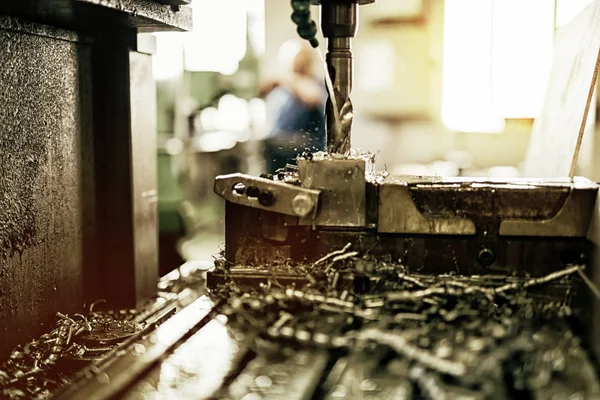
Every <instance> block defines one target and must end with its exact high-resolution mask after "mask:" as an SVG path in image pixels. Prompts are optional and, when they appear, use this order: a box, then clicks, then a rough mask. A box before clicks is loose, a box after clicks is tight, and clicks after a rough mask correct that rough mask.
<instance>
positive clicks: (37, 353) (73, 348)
mask: <svg viewBox="0 0 600 400" xmlns="http://www.w3.org/2000/svg"><path fill="white" fill-rule="evenodd" d="M136 315H137V311H136V310H129V311H128V310H122V311H119V312H117V313H115V312H112V311H110V312H94V311H93V307H91V308H90V313H89V315H88V316H84V315H82V314H74V315H64V314H62V313H57V314H56V316H57V320H56V324H55V327H54V329H52V330H51V331H50V332H49V333H46V334H43V335H42V336H40V337H39V338H37V339H35V340H32V341H31V342H29V343H27V344H25V345H24V346H18V347H17V348H15V349H14V350H13V352H12V353H11V355H10V357H9V358H8V360H6V361H5V362H3V363H2V364H0V397H1V398H11V399H41V398H46V397H48V396H49V395H50V393H51V392H52V391H53V390H55V389H56V388H58V387H60V386H64V385H65V384H66V383H68V377H69V376H70V375H71V374H72V373H73V372H75V371H77V370H78V369H80V368H81V367H82V366H83V365H85V364H87V363H89V362H91V361H92V360H94V359H97V358H99V357H102V356H103V355H104V354H106V353H107V352H108V351H110V350H111V349H112V348H113V346H114V345H115V344H117V343H118V342H119V341H121V340H124V339H125V338H127V337H129V336H131V335H133V334H135V333H136V332H138V331H139V330H140V329H141V325H140V324H139V323H137V322H135V317H136Z"/></svg>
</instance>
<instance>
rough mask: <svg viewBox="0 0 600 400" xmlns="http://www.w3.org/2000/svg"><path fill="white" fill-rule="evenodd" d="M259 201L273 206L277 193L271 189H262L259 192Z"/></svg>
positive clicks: (264, 204) (261, 203)
mask: <svg viewBox="0 0 600 400" xmlns="http://www.w3.org/2000/svg"><path fill="white" fill-rule="evenodd" d="M258 202H259V203H260V205H262V206H264V207H271V206H272V205H273V204H275V194H274V193H273V192H271V191H270V190H261V192H260V193H259V194H258Z"/></svg>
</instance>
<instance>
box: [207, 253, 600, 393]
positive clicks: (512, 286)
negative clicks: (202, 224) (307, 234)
mask: <svg viewBox="0 0 600 400" xmlns="http://www.w3.org/2000/svg"><path fill="white" fill-rule="evenodd" d="M349 250H350V249H349V246H346V247H345V248H344V249H342V250H339V251H336V252H333V253H331V254H329V255H327V256H326V257H323V258H322V259H320V260H318V261H316V262H315V263H313V264H310V265H299V266H291V265H287V266H283V265H282V266H277V267H273V266H271V267H269V269H268V270H269V271H270V273H271V278H270V279H269V280H268V281H267V282H266V283H263V284H261V286H260V287H255V288H249V287H244V286H243V285H242V284H241V283H240V281H236V280H231V281H229V282H227V283H226V284H223V285H220V286H219V287H218V288H216V290H215V291H214V292H215V295H216V296H217V297H220V298H223V299H225V300H226V305H225V307H224V308H223V310H222V312H223V313H224V314H225V315H227V316H228V317H229V321H230V323H233V324H238V325H239V326H244V325H245V326H248V327H251V328H252V329H256V330H258V331H259V332H260V336H261V337H262V338H263V339H264V338H267V339H269V340H272V341H281V342H286V343H287V344H289V343H296V345H297V346H298V348H299V349H300V348H305V347H307V346H308V347H317V348H326V349H328V350H330V351H331V352H332V354H335V357H339V359H340V360H345V362H346V367H345V368H344V372H343V373H341V374H340V375H339V376H337V377H334V378H332V377H329V378H327V381H328V382H329V385H323V386H322V388H321V392H322V393H321V396H323V398H348V399H352V398H364V396H366V395H367V394H369V393H370V394H371V395H372V396H375V397H373V398H387V397H385V396H383V393H384V392H382V390H384V386H385V385H388V386H390V385H393V386H394V387H396V389H398V388H397V386H398V385H400V383H399V382H405V383H406V385H405V387H404V388H403V390H404V391H405V392H406V391H407V390H408V392H410V393H412V396H413V397H410V396H409V397H401V398H426V399H446V398H447V399H456V398H463V399H510V398H540V399H546V398H548V399H555V400H558V399H570V400H575V399H588V398H600V386H599V384H598V381H597V379H596V375H595V371H594V368H593V366H592V364H591V363H590V361H589V359H588V356H587V352H586V351H585V350H584V348H583V347H582V345H581V343H580V340H579V338H578V337H577V336H576V335H574V334H573V332H572V331H571V329H570V326H569V323H568V322H567V321H568V319H569V317H570V316H571V314H572V310H571V308H570V304H571V296H572V293H571V288H572V279H573V275H574V274H575V275H577V274H578V273H580V272H581V270H582V269H583V267H581V266H570V267H568V268H565V269H564V270H561V271H557V272H555V273H552V274H550V275H547V276H544V277H536V278H520V279H519V278H515V277H498V276H472V277H462V276H454V275H444V276H419V275H411V274H407V273H406V271H405V270H404V268H403V267H402V266H401V265H398V264H394V263H391V262H387V263H386V262H381V261H380V260H379V261H378V260H374V259H369V258H368V257H366V258H361V257H358V254H357V253H356V252H351V251H349ZM219 265H220V266H219V268H221V269H223V270H228V269H229V268H230V267H227V266H226V265H225V264H224V263H221V264H219ZM259 269H260V268H259ZM292 269H295V270H296V271H297V272H299V273H300V274H301V275H305V277H306V279H307V281H308V282H309V283H308V285H306V286H304V287H303V288H302V289H299V288H295V287H291V286H288V287H284V286H283V285H281V284H280V283H279V282H278V281H277V275H278V272H280V271H283V272H285V273H288V272H289V271H290V270H292ZM360 280H366V281H368V285H366V286H365V285H362V287H365V288H367V289H366V290H365V291H362V290H361V291H357V290H356V287H357V285H356V282H357V281H360ZM348 282H354V283H353V284H348ZM359 286H360V285H359ZM365 354H370V356H369V357H368V358H365ZM357 371H358V372H357ZM348 374H353V375H352V376H353V378H352V379H350V378H348ZM384 376H385V377H388V378H389V376H394V379H393V382H395V383H393V384H390V383H389V379H388V378H386V379H388V380H386V379H384V378H383V377H384ZM324 381H325V380H324ZM364 381H368V384H363V385H362V386H363V387H362V388H361V385H360V383H361V382H364ZM378 382H379V383H378ZM382 382H388V383H386V384H384V383H382ZM408 392H406V393H408ZM403 393H404V392H403ZM358 394H360V396H359V395H358ZM407 396H408V395H407ZM389 398H396V397H394V396H392V397H389Z"/></svg>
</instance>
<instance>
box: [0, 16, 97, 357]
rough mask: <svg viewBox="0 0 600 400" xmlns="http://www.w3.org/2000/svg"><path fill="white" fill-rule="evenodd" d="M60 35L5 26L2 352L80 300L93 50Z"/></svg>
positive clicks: (0, 137)
mask: <svg viewBox="0 0 600 400" xmlns="http://www.w3.org/2000/svg"><path fill="white" fill-rule="evenodd" d="M46 32H52V29H50V28H48V29H46ZM56 36H57V37H58V38H55V37H50V36H42V35H40V34H39V32H36V34H35V35H34V34H28V33H26V32H23V31H12V30H0V104H1V105H2V106H1V107H0V320H1V321H2V324H0V354H6V352H7V351H8V350H9V349H10V348H11V347H12V346H13V345H14V344H16V343H17V342H18V341H21V340H23V338H24V337H28V336H30V335H33V334H35V333H36V332H39V331H40V330H41V329H43V327H42V326H41V325H40V324H43V323H45V322H47V321H48V320H49V318H50V317H51V315H53V314H54V312H55V310H57V309H60V310H63V311H64V312H73V311H75V310H77V309H79V308H80V307H81V305H82V303H83V297H84V294H83V284H82V283H83V268H82V266H83V262H84V256H85V254H84V253H85V249H86V243H88V242H87V240H88V239H89V234H90V232H91V228H92V227H93V225H94V218H93V214H92V213H87V214H86V213H84V210H85V209H86V207H87V206H88V205H89V204H86V202H87V201H88V193H89V192H90V190H89V189H90V188H89V187H88V186H87V185H90V182H91V171H90V168H89V164H86V160H85V159H84V157H86V156H85V155H86V154H87V155H89V154H91V143H90V138H91V130H90V127H89V125H88V124H87V123H88V121H89V119H88V118H86V115H88V116H89V113H90V112H91V107H90V103H89V100H90V99H89V98H87V97H85V96H82V94H81V93H82V92H85V90H88V89H89V85H90V82H89V81H88V80H87V79H86V74H85V72H84V71H85V70H86V68H88V67H89V65H88V63H87V62H88V52H89V48H88V47H87V46H86V45H83V44H79V43H77V42H74V41H69V40H65V37H69V35H68V34H65V33H64V32H62V31H59V30H56ZM88 266H89V267H90V268H92V267H93V265H88Z"/></svg>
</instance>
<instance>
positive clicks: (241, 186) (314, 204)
mask: <svg viewBox="0 0 600 400" xmlns="http://www.w3.org/2000/svg"><path fill="white" fill-rule="evenodd" d="M214 191H215V193H216V194H218V195H219V196H221V197H223V198H224V199H225V200H227V201H229V202H232V203H235V204H239V205H243V206H248V207H252V208H258V209H262V210H266V211H273V212H277V213H281V214H285V215H291V216H295V217H301V218H307V219H309V220H312V219H314V218H315V216H316V213H317V210H318V207H319V194H320V191H319V190H313V189H311V188H304V187H300V186H295V185H291V184H287V183H283V182H278V181H274V180H270V179H266V178H255V177H252V176H248V175H244V174H230V175H221V176H217V177H216V178H215V186H214Z"/></svg>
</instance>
